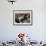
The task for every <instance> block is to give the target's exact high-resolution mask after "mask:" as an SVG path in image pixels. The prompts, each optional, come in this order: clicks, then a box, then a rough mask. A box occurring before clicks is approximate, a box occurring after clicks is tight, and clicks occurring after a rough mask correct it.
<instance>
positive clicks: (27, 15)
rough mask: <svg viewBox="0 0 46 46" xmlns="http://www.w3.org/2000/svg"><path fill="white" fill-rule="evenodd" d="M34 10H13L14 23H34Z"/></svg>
mask: <svg viewBox="0 0 46 46" xmlns="http://www.w3.org/2000/svg"><path fill="white" fill-rule="evenodd" d="M32 16H33V15H32V10H13V24H14V25H32V22H33V21H32V20H33V19H32Z"/></svg>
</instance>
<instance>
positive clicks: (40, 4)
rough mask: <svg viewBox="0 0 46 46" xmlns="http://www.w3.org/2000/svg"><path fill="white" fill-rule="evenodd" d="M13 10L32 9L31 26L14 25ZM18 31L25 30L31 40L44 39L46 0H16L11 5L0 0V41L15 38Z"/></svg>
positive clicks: (45, 30) (45, 34)
mask: <svg viewBox="0 0 46 46" xmlns="http://www.w3.org/2000/svg"><path fill="white" fill-rule="evenodd" d="M13 10H33V25H32V26H14V25H13ZM18 32H26V33H29V34H30V35H31V38H32V39H33V40H37V41H40V40H43V41H44V40H46V0H16V3H14V4H13V5H12V4H11V3H10V2H8V1H7V0H0V41H1V40H11V39H12V40H15V38H16V37H17V34H18Z"/></svg>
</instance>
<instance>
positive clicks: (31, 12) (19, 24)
mask: <svg viewBox="0 0 46 46" xmlns="http://www.w3.org/2000/svg"><path fill="white" fill-rule="evenodd" d="M16 11H31V24H14V12H16ZM32 24H33V11H32V10H13V25H18V26H20V25H22V26H27V25H28V26H30V25H31V26H32Z"/></svg>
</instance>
